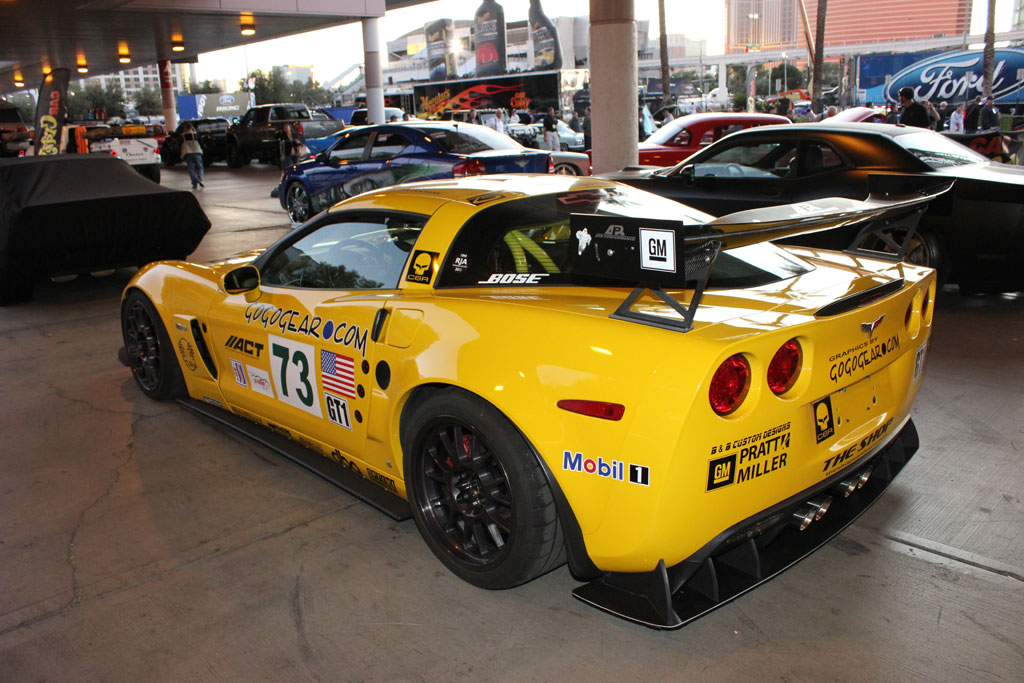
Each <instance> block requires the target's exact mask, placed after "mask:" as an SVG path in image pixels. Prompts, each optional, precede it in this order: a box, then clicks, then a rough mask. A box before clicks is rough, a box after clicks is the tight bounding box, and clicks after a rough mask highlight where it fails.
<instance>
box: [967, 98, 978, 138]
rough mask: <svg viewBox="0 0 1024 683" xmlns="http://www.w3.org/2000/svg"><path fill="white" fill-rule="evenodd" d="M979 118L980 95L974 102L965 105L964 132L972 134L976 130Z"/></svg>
mask: <svg viewBox="0 0 1024 683" xmlns="http://www.w3.org/2000/svg"><path fill="white" fill-rule="evenodd" d="M980 118H981V95H978V96H977V97H975V98H974V101H973V102H971V103H970V104H969V105H967V111H966V112H964V132H965V133H974V132H976V131H977V130H978V119H980Z"/></svg>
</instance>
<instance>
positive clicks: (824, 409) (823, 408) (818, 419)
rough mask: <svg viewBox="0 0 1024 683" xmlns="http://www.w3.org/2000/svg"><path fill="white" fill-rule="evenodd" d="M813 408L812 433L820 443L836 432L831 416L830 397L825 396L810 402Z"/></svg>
mask: <svg viewBox="0 0 1024 683" xmlns="http://www.w3.org/2000/svg"><path fill="white" fill-rule="evenodd" d="M812 407H813V408H814V435H815V436H816V437H817V439H818V443H821V442H822V441H824V440H825V439H827V438H829V437H830V436H832V435H833V434H835V433H836V427H835V421H834V420H833V418H832V397H831V396H826V397H825V398H823V399H821V400H820V401H816V402H814V403H813V404H812Z"/></svg>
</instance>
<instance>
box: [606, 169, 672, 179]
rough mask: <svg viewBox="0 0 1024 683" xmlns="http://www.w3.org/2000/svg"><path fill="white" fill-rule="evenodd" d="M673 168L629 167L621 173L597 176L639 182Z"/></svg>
mask: <svg viewBox="0 0 1024 683" xmlns="http://www.w3.org/2000/svg"><path fill="white" fill-rule="evenodd" d="M667 168H672V167H671V166H669V167H665V166H627V167H625V168H624V169H622V170H621V171H612V172H611V173H599V174H597V175H595V176H594V177H596V178H604V179H605V180H637V179H646V178H649V177H650V176H651V174H652V173H654V172H655V171H665V170H667Z"/></svg>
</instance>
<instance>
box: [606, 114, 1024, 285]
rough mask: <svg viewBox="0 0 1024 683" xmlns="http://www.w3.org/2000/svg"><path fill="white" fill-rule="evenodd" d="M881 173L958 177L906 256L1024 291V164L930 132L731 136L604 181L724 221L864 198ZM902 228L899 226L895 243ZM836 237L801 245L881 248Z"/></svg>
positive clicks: (955, 275)
mask: <svg viewBox="0 0 1024 683" xmlns="http://www.w3.org/2000/svg"><path fill="white" fill-rule="evenodd" d="M876 174H884V175H890V176H891V175H896V174H913V175H923V176H926V177H934V178H935V179H936V180H953V181H955V182H954V186H953V190H952V191H951V192H949V193H947V194H946V195H945V196H944V198H943V199H940V200H937V201H935V202H932V204H931V205H930V206H929V207H928V210H927V212H926V213H925V214H924V216H923V217H922V218H921V222H920V226H919V228H918V233H917V235H916V236H914V237H913V238H912V240H911V243H910V245H909V247H908V249H907V255H908V260H911V261H913V262H915V263H919V264H923V265H929V266H932V267H935V268H937V269H938V270H939V277H940V280H945V281H948V282H956V283H958V284H959V285H960V288H961V290H962V291H1007V290H1017V289H1020V288H1021V287H1022V286H1024V269H1022V268H1021V266H1020V264H1021V262H1022V258H1024V168H1021V167H1018V166H1010V165H1006V164H1001V163H998V162H994V161H990V160H989V159H987V158H985V157H984V156H982V155H981V154H978V153H977V152H974V151H973V150H971V149H968V148H967V147H964V146H963V145H961V144H959V143H957V142H954V141H953V140H950V139H949V138H947V137H945V136H943V135H940V134H938V133H935V132H933V131H929V130H924V129H921V128H913V127H905V126H894V125H885V124H872V125H870V126H867V125H864V124H862V123H836V124H828V123H809V124H796V125H789V126H763V127H759V128H751V129H748V130H743V131H739V132H737V133H734V134H732V135H730V136H728V137H726V138H723V139H722V140H719V141H718V142H716V143H714V144H712V145H709V146H708V147H707V148H705V149H703V150H701V151H700V152H697V153H696V154H694V155H692V156H690V157H689V158H687V159H686V160H684V161H682V162H680V163H679V164H677V165H675V166H671V167H668V168H654V167H627V168H625V169H623V170H622V171H619V172H616V173H608V174H604V175H602V176H600V177H603V178H610V179H614V180H618V181H620V182H624V183H628V184H630V185H634V186H636V187H640V188H642V189H644V190H647V191H649V192H654V193H656V194H660V195H662V196H665V197H669V198H670V199H674V200H676V201H679V202H681V203H684V204H687V205H688V206H692V207H694V208H696V209H700V210H701V211H705V212H707V213H710V214H712V215H715V216H721V215H723V214H727V213H733V212H735V211H741V210H743V209H753V208H759V207H764V206H774V205H778V204H791V203H797V202H802V201H807V200H810V199H820V198H823V197H849V198H853V199H862V198H864V197H865V196H867V194H868V176H875V175H876ZM900 231H901V228H898V227H897V228H894V230H893V232H894V233H895V234H894V235H893V237H894V238H895V239H897V240H898V239H899V238H900V237H901V236H902V235H901V234H899V233H900ZM830 240H832V241H831V242H830ZM834 240H835V238H834V237H832V236H828V235H811V236H807V237H804V238H800V240H799V243H801V244H808V245H811V246H825V247H831V248H838V249H842V248H846V247H849V246H862V247H868V248H872V247H875V248H877V247H879V246H881V245H880V244H874V245H872V244H863V243H861V244H857V245H850V244H848V243H847V244H842V243H835V242H834Z"/></svg>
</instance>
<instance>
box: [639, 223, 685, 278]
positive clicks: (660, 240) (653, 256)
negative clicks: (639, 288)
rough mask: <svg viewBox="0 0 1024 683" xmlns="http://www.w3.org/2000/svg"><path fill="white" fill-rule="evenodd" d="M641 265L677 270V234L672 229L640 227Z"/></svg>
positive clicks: (670, 270) (669, 270)
mask: <svg viewBox="0 0 1024 683" xmlns="http://www.w3.org/2000/svg"><path fill="white" fill-rule="evenodd" d="M640 267H641V268H643V269H644V270H662V271H665V272H668V273H674V272H676V234H675V233H674V232H672V231H671V230H654V229H652V228H640Z"/></svg>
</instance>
